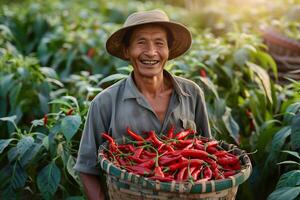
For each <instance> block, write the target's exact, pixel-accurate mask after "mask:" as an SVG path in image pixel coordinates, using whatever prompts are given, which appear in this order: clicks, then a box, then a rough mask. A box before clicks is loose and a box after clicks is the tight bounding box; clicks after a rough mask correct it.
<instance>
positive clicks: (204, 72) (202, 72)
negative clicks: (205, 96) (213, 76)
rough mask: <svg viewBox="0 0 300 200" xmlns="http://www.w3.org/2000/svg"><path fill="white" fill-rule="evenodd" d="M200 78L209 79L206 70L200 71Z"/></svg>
mask: <svg viewBox="0 0 300 200" xmlns="http://www.w3.org/2000/svg"><path fill="white" fill-rule="evenodd" d="M200 76H201V77H204V78H205V77H207V75H206V71H205V69H204V68H201V69H200Z"/></svg>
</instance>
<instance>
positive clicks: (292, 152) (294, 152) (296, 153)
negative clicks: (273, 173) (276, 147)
mask: <svg viewBox="0 0 300 200" xmlns="http://www.w3.org/2000/svg"><path fill="white" fill-rule="evenodd" d="M282 152H283V153H288V154H290V155H292V156H295V157H296V158H298V159H300V156H299V153H298V152H296V151H282Z"/></svg>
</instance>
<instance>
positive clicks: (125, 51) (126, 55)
mask: <svg viewBox="0 0 300 200" xmlns="http://www.w3.org/2000/svg"><path fill="white" fill-rule="evenodd" d="M123 54H124V57H125V58H126V60H129V52H128V48H126V47H123Z"/></svg>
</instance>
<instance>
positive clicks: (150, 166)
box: [138, 159, 155, 169]
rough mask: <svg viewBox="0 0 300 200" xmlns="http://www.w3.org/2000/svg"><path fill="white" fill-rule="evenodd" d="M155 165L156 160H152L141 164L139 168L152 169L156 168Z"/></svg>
mask: <svg viewBox="0 0 300 200" xmlns="http://www.w3.org/2000/svg"><path fill="white" fill-rule="evenodd" d="M154 164H155V161H154V159H150V160H148V161H146V162H143V163H141V164H139V165H138V166H140V167H145V168H148V169H151V168H152V167H153V166H154Z"/></svg>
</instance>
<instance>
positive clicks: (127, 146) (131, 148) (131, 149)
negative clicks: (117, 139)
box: [118, 144, 135, 153]
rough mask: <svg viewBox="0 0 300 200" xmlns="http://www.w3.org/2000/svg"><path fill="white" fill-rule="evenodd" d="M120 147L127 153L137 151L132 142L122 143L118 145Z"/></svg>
mask: <svg viewBox="0 0 300 200" xmlns="http://www.w3.org/2000/svg"><path fill="white" fill-rule="evenodd" d="M118 148H119V149H120V150H121V151H122V152H125V153H133V152H135V147H134V146H133V145H132V144H121V145H118Z"/></svg>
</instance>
